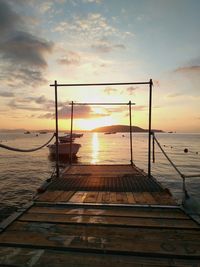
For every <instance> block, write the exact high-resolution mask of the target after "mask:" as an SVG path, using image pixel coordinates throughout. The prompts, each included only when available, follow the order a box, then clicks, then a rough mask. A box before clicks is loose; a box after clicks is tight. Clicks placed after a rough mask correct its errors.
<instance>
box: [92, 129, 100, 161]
mask: <svg viewBox="0 0 200 267" xmlns="http://www.w3.org/2000/svg"><path fill="white" fill-rule="evenodd" d="M98 161H99V136H98V133H93V135H92V161H91V163H92V164H96V163H97V162H98Z"/></svg>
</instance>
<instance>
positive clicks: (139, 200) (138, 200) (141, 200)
mask: <svg viewBox="0 0 200 267" xmlns="http://www.w3.org/2000/svg"><path fill="white" fill-rule="evenodd" d="M133 196H134V199H135V201H136V203H137V204H147V203H146V200H145V199H144V196H143V195H142V194H141V193H137V192H133Z"/></svg>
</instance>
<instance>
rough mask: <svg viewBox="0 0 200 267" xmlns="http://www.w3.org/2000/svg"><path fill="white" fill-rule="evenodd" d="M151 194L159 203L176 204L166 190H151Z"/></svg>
mask: <svg viewBox="0 0 200 267" xmlns="http://www.w3.org/2000/svg"><path fill="white" fill-rule="evenodd" d="M152 196H153V198H154V199H155V200H156V201H157V203H158V204H160V205H176V202H175V200H174V199H173V198H172V197H171V195H169V194H168V193H167V192H162V193H160V192H152Z"/></svg>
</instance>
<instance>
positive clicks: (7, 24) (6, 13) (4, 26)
mask: <svg viewBox="0 0 200 267" xmlns="http://www.w3.org/2000/svg"><path fill="white" fill-rule="evenodd" d="M20 24H22V19H21V17H20V16H19V15H18V14H17V13H15V12H14V11H13V10H12V9H11V7H10V5H9V4H8V3H6V2H5V1H0V32H1V34H6V33H8V32H10V31H11V30H14V29H16V28H17V27H18V26H19V25H20Z"/></svg>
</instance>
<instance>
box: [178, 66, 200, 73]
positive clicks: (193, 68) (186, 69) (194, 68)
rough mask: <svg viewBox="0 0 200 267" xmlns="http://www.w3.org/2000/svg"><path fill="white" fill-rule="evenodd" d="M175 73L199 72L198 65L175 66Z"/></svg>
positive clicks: (199, 67)
mask: <svg viewBox="0 0 200 267" xmlns="http://www.w3.org/2000/svg"><path fill="white" fill-rule="evenodd" d="M174 72H175V73H183V74H184V73H194V72H195V73H200V66H186V67H180V68H177V69H176V70H175V71H174Z"/></svg>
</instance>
